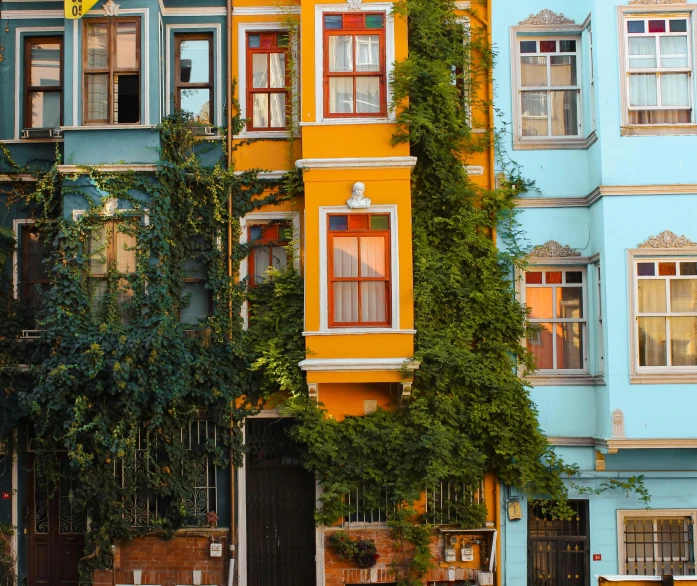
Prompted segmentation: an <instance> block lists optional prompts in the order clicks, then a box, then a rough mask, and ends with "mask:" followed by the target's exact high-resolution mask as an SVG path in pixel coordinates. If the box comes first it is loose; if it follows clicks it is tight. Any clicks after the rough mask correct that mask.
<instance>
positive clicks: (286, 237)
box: [278, 224, 293, 242]
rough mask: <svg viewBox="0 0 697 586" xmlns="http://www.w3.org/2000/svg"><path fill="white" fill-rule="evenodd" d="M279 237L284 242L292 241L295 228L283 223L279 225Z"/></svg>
mask: <svg viewBox="0 0 697 586" xmlns="http://www.w3.org/2000/svg"><path fill="white" fill-rule="evenodd" d="M278 232H279V239H280V240H281V241H283V242H290V241H291V240H292V239H293V229H292V228H291V227H290V226H288V225H286V224H283V225H281V226H279V227H278Z"/></svg>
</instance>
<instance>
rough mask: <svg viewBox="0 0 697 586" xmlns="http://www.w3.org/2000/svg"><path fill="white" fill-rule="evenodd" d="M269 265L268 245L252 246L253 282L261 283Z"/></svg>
mask: <svg viewBox="0 0 697 586" xmlns="http://www.w3.org/2000/svg"><path fill="white" fill-rule="evenodd" d="M270 266H271V258H270V255H269V247H268V246H263V245H262V246H255V247H254V282H255V283H263V282H264V281H265V280H266V271H267V270H268V268H269V267H270Z"/></svg>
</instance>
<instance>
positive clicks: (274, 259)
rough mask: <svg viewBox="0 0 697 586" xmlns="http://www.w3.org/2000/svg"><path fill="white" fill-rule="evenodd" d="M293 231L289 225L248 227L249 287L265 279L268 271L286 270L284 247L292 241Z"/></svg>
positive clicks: (271, 224)
mask: <svg viewBox="0 0 697 586" xmlns="http://www.w3.org/2000/svg"><path fill="white" fill-rule="evenodd" d="M292 235H293V231H292V229H291V227H290V225H289V224H284V223H267V224H252V225H250V226H249V227H248V238H249V242H251V243H252V249H251V251H250V253H249V265H248V267H249V268H248V271H249V285H250V287H254V286H255V285H258V284H259V283H263V282H264V281H265V280H266V279H267V272H268V270H269V269H276V270H279V271H284V270H286V269H287V268H288V252H287V251H286V247H287V246H288V244H289V243H290V241H291V240H292Z"/></svg>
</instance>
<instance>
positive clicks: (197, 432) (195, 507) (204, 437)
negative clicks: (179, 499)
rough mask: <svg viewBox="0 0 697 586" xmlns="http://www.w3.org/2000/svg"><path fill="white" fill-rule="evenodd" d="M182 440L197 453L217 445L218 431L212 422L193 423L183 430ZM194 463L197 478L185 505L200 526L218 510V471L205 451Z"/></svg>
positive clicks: (189, 448) (195, 456)
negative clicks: (211, 512)
mask: <svg viewBox="0 0 697 586" xmlns="http://www.w3.org/2000/svg"><path fill="white" fill-rule="evenodd" d="M181 440H182V442H183V443H184V444H186V445H187V449H188V450H192V451H197V452H198V451H201V450H205V446H206V445H209V444H212V445H213V446H215V445H216V444H217V440H218V436H217V429H216V427H215V425H214V424H213V423H211V422H210V421H205V420H197V421H193V422H191V423H190V424H189V428H188V429H186V428H184V429H182V431H181ZM194 462H195V467H196V478H195V480H194V484H193V486H192V487H191V492H190V493H189V495H188V496H187V497H186V498H185V500H184V505H185V506H186V512H187V514H188V515H189V516H191V517H195V518H196V520H197V522H198V523H199V524H205V523H203V517H204V516H205V514H206V513H208V512H209V511H215V512H217V510H218V486H217V478H216V477H217V469H216V466H215V464H214V463H213V458H212V457H211V455H210V454H208V453H205V451H204V452H203V453H199V454H195V455H194Z"/></svg>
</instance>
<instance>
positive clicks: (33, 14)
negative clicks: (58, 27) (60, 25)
mask: <svg viewBox="0 0 697 586" xmlns="http://www.w3.org/2000/svg"><path fill="white" fill-rule="evenodd" d="M18 1H19V2H22V1H23V0H12V2H13V3H14V2H18ZM26 1H27V2H29V1H31V0H26ZM39 18H42V19H43V18H46V19H50V18H55V19H59V20H63V19H64V18H65V14H64V12H63V11H62V10H3V11H2V19H3V20H32V19H39Z"/></svg>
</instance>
